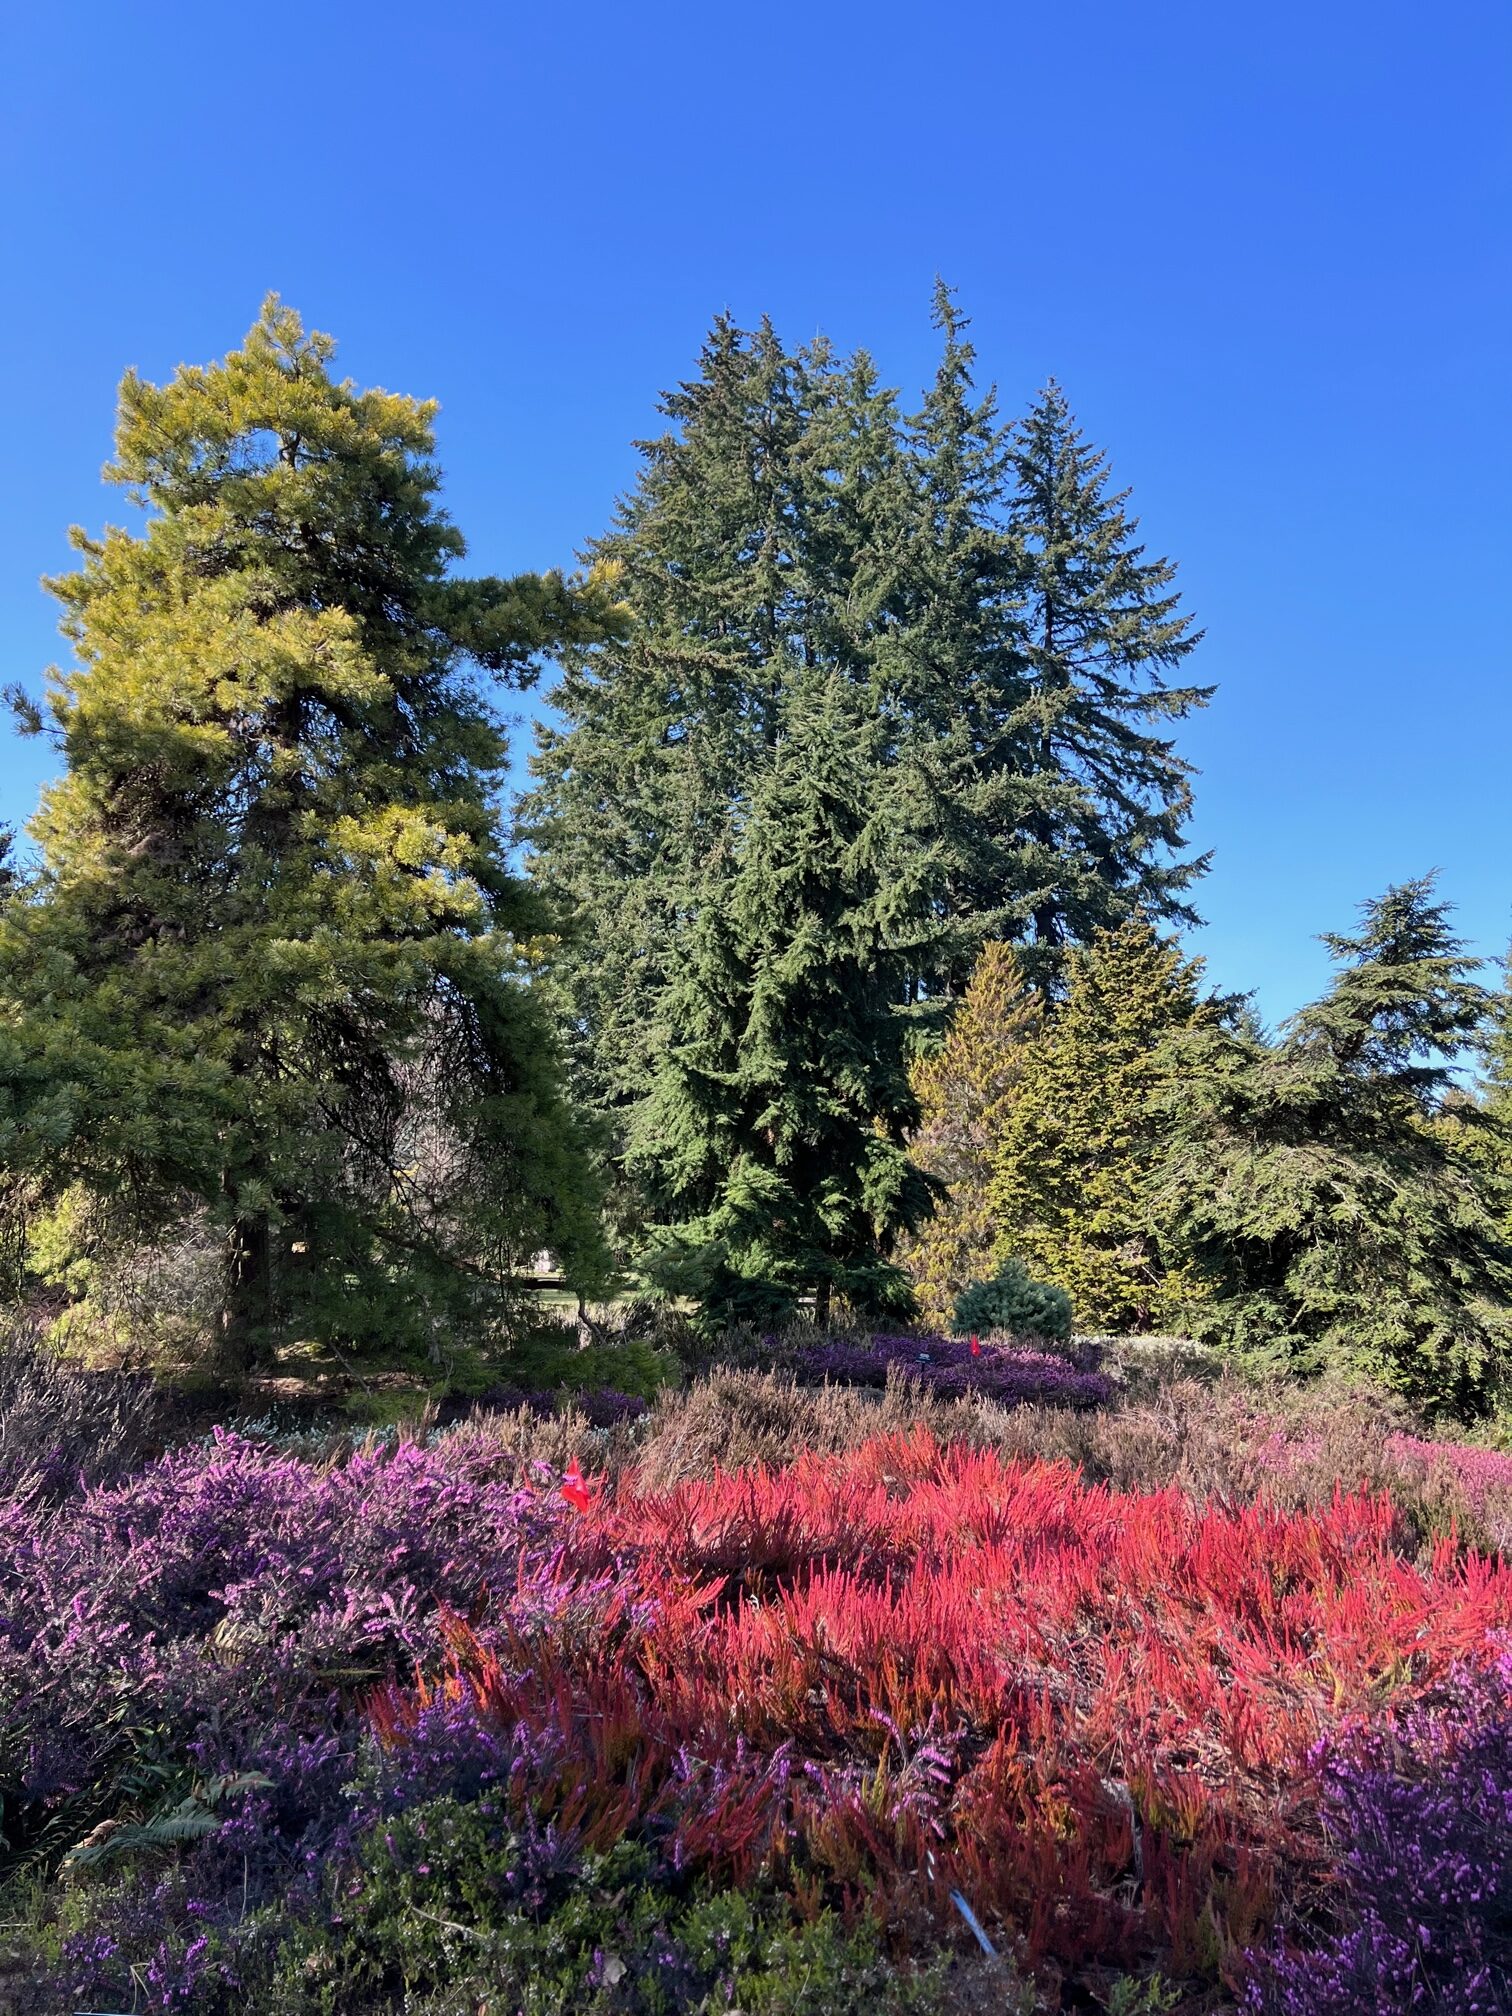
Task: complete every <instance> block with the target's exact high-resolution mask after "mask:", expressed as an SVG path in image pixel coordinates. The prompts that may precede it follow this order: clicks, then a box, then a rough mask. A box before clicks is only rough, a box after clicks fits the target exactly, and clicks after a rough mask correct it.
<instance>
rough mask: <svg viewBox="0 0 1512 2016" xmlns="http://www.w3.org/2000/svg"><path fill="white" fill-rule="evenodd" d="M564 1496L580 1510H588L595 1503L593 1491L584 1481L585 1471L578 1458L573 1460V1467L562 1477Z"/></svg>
mask: <svg viewBox="0 0 1512 2016" xmlns="http://www.w3.org/2000/svg"><path fill="white" fill-rule="evenodd" d="M562 1496H563V1497H564V1498H565V1499H566V1500H567V1503H568V1504H569V1505H575V1506H576V1507H577V1509H578V1511H579V1512H586V1511H587V1510H588V1507H589V1506H590V1505H591V1504H592V1503H593V1493H592V1492H591V1491H590V1490H589V1489H588V1486H587V1485H586V1484H585V1483H584V1482H583V1473H582V1471H581V1470H579V1468H578V1466H577V1461H576V1458H574V1460H573V1464H572V1468H571V1469H570V1470H569V1471H568V1472H567V1475H566V1476H565V1477H564V1478H563V1479H562Z"/></svg>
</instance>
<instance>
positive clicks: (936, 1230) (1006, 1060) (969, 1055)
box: [900, 941, 1041, 1323]
mask: <svg viewBox="0 0 1512 2016" xmlns="http://www.w3.org/2000/svg"><path fill="white" fill-rule="evenodd" d="M1040 1021H1041V1004H1040V997H1039V996H1038V994H1037V993H1036V992H1035V991H1034V990H1033V989H1032V988H1030V987H1029V986H1028V985H1027V983H1026V981H1025V978H1024V972H1023V966H1022V964H1021V962H1020V960H1019V957H1018V954H1017V952H1016V951H1015V950H1014V948H1013V947H1012V946H1011V945H1004V944H1001V943H999V942H995V941H994V942H989V943H988V944H986V945H984V946H983V947H982V953H981V957H980V958H979V959H978V961H977V964H976V969H975V971H974V972H973V973H972V976H971V981H970V984H969V985H968V986H967V989H966V992H965V993H964V995H963V996H962V997H961V999H960V1001H959V1003H958V1004H957V1005H956V1008H955V1011H954V1014H953V1015H952V1017H951V1020H950V1023H949V1026H948V1028H947V1030H946V1033H945V1038H944V1041H943V1042H942V1043H941V1044H940V1046H939V1048H938V1049H936V1050H933V1051H930V1052H928V1053H926V1054H925V1055H923V1056H921V1057H920V1058H919V1059H918V1061H917V1062H916V1063H915V1064H914V1067H913V1070H912V1073H911V1078H912V1083H913V1090H914V1097H915V1098H916V1099H917V1100H918V1102H919V1115H920V1118H919V1128H918V1132H917V1133H916V1134H915V1135H914V1137H913V1141H912V1143H911V1144H910V1153H911V1154H912V1156H913V1159H914V1160H915V1161H916V1162H917V1163H918V1164H919V1166H920V1168H921V1169H923V1170H925V1171H926V1172H927V1173H928V1174H929V1175H931V1176H933V1177H936V1178H937V1179H938V1180H939V1181H940V1182H941V1183H943V1184H944V1185H945V1186H946V1188H947V1190H948V1192H949V1195H948V1197H947V1198H945V1199H944V1200H943V1201H942V1202H941V1203H940V1204H939V1205H938V1206H937V1207H936V1210H935V1214H934V1216H933V1217H932V1218H931V1219H930V1220H929V1221H928V1223H927V1224H925V1226H924V1227H923V1229H922V1230H921V1231H920V1232H919V1233H918V1234H917V1235H916V1236H915V1237H914V1238H913V1239H910V1240H908V1241H907V1242H906V1244H905V1245H904V1247H903V1248H902V1251H901V1254H900V1257H901V1258H902V1260H903V1263H904V1265H905V1266H906V1267H907V1268H908V1271H909V1273H910V1275H911V1276H912V1277H913V1281H914V1286H915V1289H916V1291H917V1293H918V1298H919V1306H920V1308H921V1310H922V1311H923V1313H924V1314H925V1315H926V1316H928V1317H929V1318H930V1319H931V1320H932V1321H934V1322H937V1323H947V1322H949V1320H950V1316H951V1311H952V1310H953V1309H954V1307H955V1303H956V1298H957V1297H958V1296H959V1295H960V1294H961V1292H962V1291H963V1290H964V1289H966V1288H968V1287H969V1286H970V1285H971V1284H972V1283H973V1282H975V1281H982V1280H985V1279H986V1277H987V1276H988V1275H989V1274H990V1273H991V1272H992V1250H993V1244H994V1237H995V1233H994V1222H993V1216H992V1210H991V1206H990V1203H989V1189H990V1184H991V1177H992V1157H993V1153H994V1150H995V1149H996V1147H997V1144H998V1142H999V1141H1000V1140H1001V1138H1002V1136H1003V1133H1004V1131H1005V1129H1006V1127H1007V1124H1008V1112H1009V1108H1010V1106H1011V1103H1012V1100H1013V1097H1014V1095H1015V1093H1016V1091H1017V1089H1018V1086H1019V1083H1020V1081H1021V1078H1022V1075H1023V1071H1024V1066H1025V1059H1026V1057H1027V1056H1028V1055H1029V1054H1030V1045H1031V1043H1032V1042H1033V1039H1034V1038H1035V1036H1036V1035H1037V1034H1038V1033H1039V1028H1040Z"/></svg>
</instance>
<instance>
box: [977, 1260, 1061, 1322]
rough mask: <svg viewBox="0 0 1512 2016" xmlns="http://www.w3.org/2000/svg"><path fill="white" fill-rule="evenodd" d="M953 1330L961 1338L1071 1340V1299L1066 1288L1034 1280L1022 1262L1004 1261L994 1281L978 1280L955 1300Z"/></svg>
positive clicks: (992, 1279)
mask: <svg viewBox="0 0 1512 2016" xmlns="http://www.w3.org/2000/svg"><path fill="white" fill-rule="evenodd" d="M952 1327H953V1328H954V1330H955V1332H956V1334H957V1335H958V1336H961V1337H965V1336H968V1335H970V1334H971V1332H973V1331H975V1332H977V1333H978V1334H980V1333H981V1332H982V1331H984V1330H1002V1331H1005V1332H1007V1333H1008V1334H1009V1335H1010V1336H1015V1337H1061V1338H1065V1337H1069V1336H1070V1335H1071V1297H1070V1296H1069V1295H1068V1294H1067V1293H1066V1291H1065V1289H1064V1288H1054V1287H1052V1286H1051V1285H1050V1284H1049V1282H1046V1281H1031V1280H1030V1279H1029V1272H1028V1269H1027V1268H1026V1267H1025V1266H1024V1263H1023V1261H1022V1260H1011V1259H1010V1260H1005V1261H1004V1262H1003V1264H1002V1266H1001V1267H999V1269H998V1270H997V1272H996V1274H994V1275H993V1276H992V1278H991V1280H988V1281H975V1282H973V1283H972V1285H971V1286H970V1287H969V1288H966V1289H963V1290H962V1292H961V1293H960V1294H959V1295H958V1296H957V1297H956V1303H955V1312H954V1317H953V1324H952Z"/></svg>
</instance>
